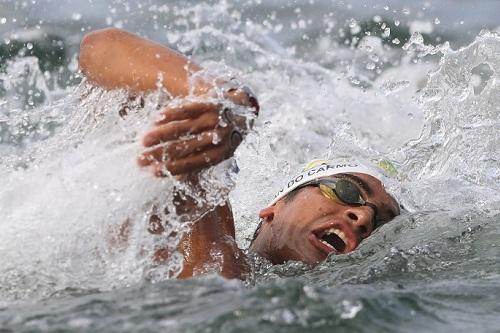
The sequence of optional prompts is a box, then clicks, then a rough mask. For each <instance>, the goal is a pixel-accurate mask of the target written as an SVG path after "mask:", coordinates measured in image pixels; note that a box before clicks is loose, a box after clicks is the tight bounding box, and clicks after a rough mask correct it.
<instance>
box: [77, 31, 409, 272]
mask: <svg viewBox="0 0 500 333" xmlns="http://www.w3.org/2000/svg"><path fill="white" fill-rule="evenodd" d="M79 64H80V69H81V71H82V73H83V75H84V76H85V77H86V78H87V80H88V82H90V83H91V84H94V85H97V86H100V87H102V88H104V89H108V90H110V89H119V88H121V89H127V90H128V91H130V94H131V95H138V94H141V93H146V92H152V91H156V90H157V89H158V83H159V81H161V84H162V86H163V87H164V88H165V89H166V90H167V91H168V92H169V94H170V95H171V96H172V97H174V98H176V100H177V101H179V100H180V102H177V103H175V104H171V105H168V106H167V107H166V108H165V109H163V110H160V112H159V116H160V117H159V118H158V120H157V121H156V122H155V123H154V124H152V127H151V130H150V131H149V132H147V133H145V134H144V136H143V141H142V144H143V145H144V147H145V151H144V152H143V153H142V154H141V156H139V157H138V164H139V166H140V167H142V168H149V169H150V170H151V171H152V173H153V174H154V175H155V176H156V177H164V176H166V175H167V174H168V173H170V174H171V175H173V176H175V177H177V178H178V179H179V180H182V181H183V182H184V183H185V184H188V186H190V187H191V188H192V189H194V190H195V191H196V192H197V193H201V195H203V193H204V192H205V190H206V189H203V188H201V186H200V184H199V182H198V181H197V174H198V173H199V171H201V170H203V169H206V168H208V167H210V166H213V165H215V164H218V163H220V162H222V161H224V160H226V159H228V158H230V157H231V156H232V155H233V153H234V151H235V149H236V148H237V147H238V145H239V144H240V143H241V141H242V139H243V137H244V135H245V133H246V132H248V131H249V130H250V129H251V125H252V121H253V118H254V117H255V116H256V115H257V114H258V112H259V104H258V101H257V99H256V97H255V96H254V95H253V94H252V92H251V91H250V90H249V89H248V88H247V87H245V86H244V85H242V84H240V83H238V82H235V81H234V80H227V79H226V80H224V79H215V80H206V79H201V78H198V79H196V80H193V78H195V77H196V73H199V72H200V71H201V70H202V68H201V67H199V66H198V65H196V64H195V63H193V62H191V61H190V60H189V59H188V58H187V57H185V56H183V55H181V54H179V53H177V52H175V51H173V50H171V49H169V48H167V47H164V46H162V45H159V44H157V43H154V42H152V41H149V40H146V39H144V38H141V37H139V36H137V35H134V34H131V33H129V32H126V31H123V30H119V29H114V28H110V29H104V30H98V31H95V32H91V33H89V34H87V35H86V36H85V37H84V39H83V40H82V42H81V48H80V56H79ZM214 88H217V89H218V90H219V91H221V92H222V96H219V97H220V98H222V99H224V103H221V101H220V100H219V101H217V100H216V99H214ZM188 96H191V97H192V96H197V97H199V98H198V99H196V100H193V99H192V98H187V97H188ZM228 103H229V104H230V105H233V110H230V109H228V108H226V107H223V106H222V104H224V105H226V104H228ZM236 109H238V112H235V111H234V110H236ZM241 109H245V110H246V112H241ZM221 119H223V120H225V121H226V123H227V124H226V126H220V121H221ZM214 137H216V138H218V139H217V140H214ZM383 179H384V175H383V173H382V172H381V170H379V169H378V168H377V167H375V166H372V165H371V164H370V163H368V162H366V161H360V160H357V159H354V158H351V159H342V160H338V161H314V162H312V163H310V164H309V165H307V166H306V167H305V168H304V169H303V170H302V171H301V172H299V173H298V174H297V175H295V176H294V177H293V178H292V179H291V180H290V181H289V182H287V184H285V185H286V186H285V187H284V188H283V189H282V190H281V191H280V192H279V193H278V195H277V196H276V197H275V199H274V200H272V202H270V203H269V205H268V206H266V207H265V208H263V209H262V210H261V211H260V213H259V218H260V223H259V226H258V228H257V230H256V231H255V234H254V237H253V240H252V242H251V245H250V247H249V249H248V251H249V252H253V253H256V254H257V255H260V256H262V257H264V258H267V259H268V260H269V261H270V262H272V263H273V264H282V263H285V262H287V261H291V260H294V261H301V262H304V263H306V264H310V265H316V264H318V263H320V262H322V261H324V260H325V259H326V258H327V257H328V255H330V254H332V253H349V252H351V251H354V250H355V249H356V248H357V247H358V245H359V244H360V242H362V241H363V240H364V239H366V238H367V237H369V236H370V235H371V234H372V233H373V231H374V230H375V229H377V228H379V227H380V226H381V225H383V224H385V223H387V222H389V221H390V220H391V219H393V218H394V217H395V216H397V215H399V213H400V209H399V205H398V203H397V201H396V200H395V199H394V198H393V197H392V196H391V195H390V194H389V193H388V192H387V191H386V190H385V188H384V184H383V183H382V180H383ZM175 191H176V192H175V194H174V204H175V206H176V209H177V214H179V215H183V216H188V217H191V218H192V225H191V229H190V231H189V232H188V233H187V234H186V235H185V236H184V238H183V240H182V241H181V243H180V244H179V247H178V251H179V252H180V253H181V254H182V255H183V256H184V265H183V269H182V271H181V272H180V273H179V275H178V277H179V278H189V277H192V276H194V275H197V274H199V273H203V272H204V269H205V268H206V267H214V265H215V266H217V267H218V271H219V273H220V274H221V275H222V276H224V277H226V278H244V277H245V274H246V273H247V272H248V270H249V265H248V262H247V256H246V253H245V251H243V250H241V249H239V248H238V246H237V244H236V241H235V228H234V220H233V214H232V211H231V208H230V205H229V202H226V203H225V204H224V205H222V206H216V207H202V208H200V207H199V206H198V205H197V204H196V201H195V200H194V199H193V198H191V197H190V196H189V194H187V193H185V192H183V190H182V189H176V190H175ZM149 231H150V232H151V233H153V234H163V233H164V228H163V226H162V222H161V220H160V218H159V217H158V216H156V215H153V216H152V217H151V219H150V226H149ZM214 253H217V254H218V255H216V256H214V255H213V254H214ZM168 256H169V253H168V252H167V251H166V250H165V249H158V250H157V251H156V252H155V254H154V260H155V262H157V263H160V262H161V261H164V260H166V259H167V258H168Z"/></svg>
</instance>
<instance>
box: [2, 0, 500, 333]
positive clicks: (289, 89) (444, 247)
mask: <svg viewBox="0 0 500 333" xmlns="http://www.w3.org/2000/svg"><path fill="white" fill-rule="evenodd" d="M0 7H1V6H0ZM382 10H384V11H385V9H382ZM147 11H148V13H150V14H154V15H157V19H156V20H155V25H158V26H159V27H161V26H162V24H163V23H164V21H163V20H165V22H167V21H168V19H169V18H170V17H175V20H172V21H171V22H169V27H170V29H168V31H167V32H165V33H164V34H163V39H164V40H167V41H168V42H169V43H175V44H176V45H177V47H178V49H179V50H180V51H182V52H185V53H187V54H189V55H191V56H192V57H193V58H194V59H195V60H196V61H198V62H199V63H201V65H202V66H204V67H205V68H207V71H208V72H209V73H210V75H227V76H238V77H240V78H241V80H242V81H244V82H246V83H248V84H249V85H250V86H252V87H253V88H254V90H255V92H256V94H257V96H258V97H259V101H260V104H261V115H260V116H259V119H258V120H257V122H256V126H255V131H254V132H253V133H251V134H249V135H248V136H247V138H246V139H245V142H244V143H243V144H242V145H241V146H240V148H239V149H238V150H237V152H236V154H235V157H234V160H235V161H236V162H237V164H238V167H239V172H238V173H237V174H233V173H231V172H229V173H228V172H227V171H226V170H227V169H228V168H227V165H226V164H222V165H220V166H218V167H215V168H212V169H210V170H207V171H205V172H204V174H203V176H202V181H203V182H204V185H205V186H206V187H208V188H212V189H213V190H214V191H213V192H214V193H215V194H216V195H214V196H213V197H210V198H209V200H210V204H213V205H216V204H218V203H220V202H222V200H224V196H225V195H226V193H227V190H228V189H231V188H233V186H234V188H233V190H232V192H231V193H230V194H229V198H230V200H231V203H232V206H233V210H234V213H235V221H236V229H237V235H238V242H239V244H240V245H241V246H243V247H244V246H246V245H248V240H249V237H250V235H251V234H252V233H253V230H254V229H255V227H256V224H257V218H256V217H257V213H258V210H259V209H260V208H262V207H264V206H265V205H266V204H267V203H268V202H269V201H270V199H271V197H272V195H273V193H275V192H276V189H277V188H279V187H280V186H281V185H282V182H283V181H284V180H286V179H287V178H288V177H289V176H290V175H291V174H293V173H295V171H296V170H297V169H298V168H299V167H300V166H301V165H302V164H303V163H304V162H306V161H308V160H310V159H312V158H318V157H334V156H338V155H346V154H349V155H357V156H361V157H364V158H367V159H372V160H376V161H380V160H387V161H390V162H391V164H392V165H393V166H394V167H395V169H396V171H397V176H396V178H397V179H396V178H395V179H393V182H391V183H390V184H387V186H388V187H389V189H390V190H391V191H392V192H393V193H394V194H395V195H396V197H397V198H398V199H399V200H400V202H401V203H402V204H403V205H404V206H405V208H406V209H407V212H405V213H404V214H403V215H402V216H400V217H398V218H396V219H395V220H394V222H392V223H389V224H387V225H385V226H383V227H382V228H381V229H380V230H378V231H377V232H376V233H375V234H374V235H372V236H371V237H370V238H369V239H367V240H366V241H365V242H363V243H362V244H361V246H360V248H359V249H358V250H356V251H355V252H353V253H351V254H348V255H339V256H332V257H330V258H329V259H328V260H327V261H326V262H325V263H323V264H321V265H319V266H318V267H316V268H315V269H312V270H311V269H309V268H308V267H305V266H303V265H301V264H297V263H290V264H287V265H282V266H274V267H267V266H265V264H262V265H261V266H260V267H256V272H255V276H254V278H253V279H252V281H250V282H249V284H250V285H251V286H250V287H249V288H246V287H244V286H243V285H242V284H240V283H238V282H234V281H233V282H228V281H225V280H222V279H220V278H217V277H213V276H212V277H208V278H201V279H195V280H192V281H175V280H168V279H167V276H169V275H171V273H172V272H175V271H178V270H179V268H180V266H179V264H180V262H181V261H180V260H181V258H179V257H178V256H177V257H175V256H174V257H173V258H172V259H171V261H170V262H169V264H168V265H164V266H154V265H153V264H152V262H151V259H150V257H151V253H152V251H153V250H154V249H155V247H156V246H158V245H159V244H162V245H165V244H167V245H168V246H169V248H170V249H174V248H175V245H176V244H177V242H178V240H179V238H178V237H179V236H176V237H172V238H171V239H167V240H165V239H160V238H157V237H154V236H152V235H151V234H149V233H148V232H147V225H148V219H149V216H150V215H151V213H152V212H153V211H156V210H157V207H159V206H162V207H163V206H167V208H169V202H171V201H172V198H171V192H170V191H169V190H170V189H171V188H172V186H174V184H175V180H173V179H170V178H165V179H157V178H155V177H153V176H151V174H150V173H149V172H148V171H147V170H140V169H139V168H138V167H137V165H136V157H137V156H138V155H139V153H140V152H141V151H142V150H141V149H142V148H141V145H140V140H141V138H142V135H143V133H145V132H146V131H147V130H148V129H149V126H150V124H151V123H152V121H153V120H154V119H155V117H156V116H157V112H158V108H159V107H161V106H164V105H165V104H166V103H167V102H168V100H167V97H168V96H167V95H168V94H166V93H164V92H158V93H155V94H151V95H150V96H145V97H144V100H143V103H142V102H141V101H139V100H129V97H128V95H127V93H126V92H124V91H114V92H104V91H102V90H100V89H98V88H95V87H91V86H90V85H89V84H87V83H86V82H85V81H83V82H81V83H79V84H78V85H75V84H70V85H69V86H67V87H65V86H61V85H60V84H58V83H57V82H58V81H57V78H55V76H56V75H57V74H56V72H55V71H50V70H45V69H42V67H43V66H42V64H41V62H40V61H39V59H38V58H37V57H34V56H17V57H14V58H12V59H11V60H10V61H9V62H8V63H7V64H6V65H5V66H4V67H1V71H0V130H1V132H0V153H1V156H2V157H1V159H0V179H2V181H1V186H0V213H1V220H0V253H1V255H0V325H1V326H4V327H7V328H10V329H13V330H16V331H23V330H29V329H30V328H34V329H39V330H40V329H44V328H45V329H47V330H50V329H72V330H81V331H85V330H94V331H96V330H104V329H110V327H111V326H112V327H113V328H112V329H111V331H114V330H116V331H127V330H148V329H149V330H160V329H161V330H166V331H184V330H185V331H201V330H205V329H207V330H210V329H211V330H213V331H218V330H223V329H226V331H242V330H243V331H244V330H247V331H248V330H250V331H254V330H263V331H269V332H278V331H293V330H294V329H295V330H301V329H302V330H305V329H311V328H317V329H320V330H321V329H325V330H328V329H333V328H334V329H338V330H340V331H342V330H344V331H353V330H358V331H365V330H366V327H371V329H373V327H375V328H376V329H378V330H381V331H397V330H398V329H397V328H398V327H402V326H404V327H406V328H407V330H424V331H425V330H427V331H436V330H443V329H444V328H450V327H455V328H457V327H458V328H461V329H466V328H476V327H478V325H480V324H482V325H483V326H482V327H483V328H485V329H486V330H487V329H488V328H495V327H497V326H498V324H499V322H498V319H494V318H495V316H494V315H493V314H494V313H495V311H496V312H497V313H498V311H500V309H498V305H497V304H496V301H495V300H496V298H495V297H499V296H500V295H499V294H498V287H499V286H500V279H499V275H498V271H499V269H500V261H499V259H498V258H500V252H499V251H500V250H499V249H500V247H498V244H497V243H498V236H499V235H500V228H499V227H498V220H499V216H500V200H499V199H498V198H500V195H499V189H500V186H499V185H500V184H499V183H500V182H499V179H500V171H499V166H498V165H499V155H498V154H499V153H498V149H497V147H498V146H499V144H500V137H499V136H500V134H499V133H500V131H499V126H500V125H499V121H498V119H499V113H500V100H499V96H500V94H499V92H500V91H499V85H498V82H499V73H500V56H499V54H500V37H499V36H498V35H496V34H494V33H491V32H483V33H481V34H480V35H479V36H477V37H476V38H475V40H474V41H473V42H472V43H470V44H469V45H467V46H465V47H462V48H460V49H458V50H452V49H451V47H450V46H449V44H447V43H443V44H441V45H432V44H426V43H424V38H423V37H422V36H421V35H418V34H417V33H415V34H413V35H412V36H410V37H408V38H407V39H404V38H402V37H401V36H398V37H397V38H398V40H401V41H403V40H404V41H405V45H404V46H402V49H395V48H389V47H386V46H384V38H385V39H387V40H389V41H391V40H394V39H395V38H396V36H395V35H394V34H395V33H396V32H395V31H396V30H395V29H397V26H399V23H398V25H396V26H391V27H390V28H388V27H384V29H382V33H381V35H380V36H375V35H373V36H366V37H365V38H359V34H356V36H354V37H353V38H357V41H356V42H352V43H351V44H349V45H348V46H347V47H346V46H343V45H344V44H343V42H342V43H337V42H335V41H334V40H333V39H330V37H329V35H323V36H321V37H320V38H317V39H316V42H317V45H314V47H311V45H312V44H311V43H314V41H312V40H311V39H305V38H304V39H303V43H304V44H299V47H298V51H297V49H295V50H294V49H293V48H287V47H284V46H282V45H283V43H281V42H278V41H276V40H275V39H274V38H272V35H271V34H270V33H269V32H270V31H272V32H278V33H279V32H280V31H282V29H283V28H281V29H280V28H279V26H280V25H283V24H284V23H285V19H284V18H283V19H282V20H283V21H279V20H278V22H274V23H270V22H272V20H270V21H268V23H262V24H259V23H257V22H254V21H252V20H250V19H248V20H244V19H243V17H245V15H247V14H248V13H246V12H244V11H243V12H242V11H239V10H237V9H236V8H234V7H233V6H231V5H229V4H228V3H226V2H224V1H222V2H219V3H217V4H216V5H213V6H209V5H206V4H195V5H190V6H170V7H169V6H166V7H165V6H157V5H154V6H153V5H151V6H149V8H148V9H147ZM411 12H413V9H412V11H409V13H411ZM294 13H295V11H294ZM77 14H78V13H77ZM162 15H164V17H163V16H162ZM296 15H297V22H295V23H296V25H295V27H296V29H297V30H301V29H302V30H304V31H307V27H308V24H310V23H308V20H307V18H304V17H299V16H300V15H305V14H304V13H303V12H300V11H299V12H297V13H296ZM404 15H407V14H404ZM0 16H1V15H0ZM111 16H112V17H111ZM111 16H110V17H109V19H110V20H111V21H113V22H115V21H117V17H118V16H117V14H113V15H111ZM73 17H74V18H75V19H74V20H76V21H80V20H82V16H81V14H80V16H79V15H76V14H75V15H74V16H73ZM76 18H78V19H76ZM0 19H1V18H0ZM440 19H441V21H442V22H444V18H442V17H440ZM377 20H379V19H377ZM433 20H434V18H432V21H433ZM352 22H353V21H348V22H346V27H347V28H348V29H349V31H350V32H353V31H352V29H353V28H355V29H361V27H362V24H361V25H360V24H359V22H357V23H356V25H353V27H350V26H349V25H350V24H352ZM398 22H399V21H398ZM0 23H1V21H0ZM115 23H116V22H115ZM382 23H383V22H380V24H382ZM311 24H312V23H311ZM336 24H338V22H336V21H335V17H332V18H331V20H326V19H325V21H324V25H325V27H326V28H325V29H330V30H329V31H331V30H332V29H333V28H332V27H333V26H335V27H336ZM430 24H432V22H431V21H430ZM442 25H443V23H440V26H442ZM291 26H292V25H291ZM387 29H389V30H387ZM436 29H437V28H436ZM160 30H161V29H157V28H155V29H154V31H151V35H156V34H158V31H160ZM285 30H286V29H285ZM354 33H358V32H357V31H354V32H353V34H354ZM384 33H386V34H389V36H386V37H384V35H383V34H384ZM304 34H305V32H304ZM78 37H81V36H78ZM73 39H76V40H78V38H75V36H73ZM32 44H33V43H32ZM33 45H34V48H35V49H36V47H37V45H38V44H37V43H34V44H33ZM345 45H347V44H345ZM400 46H401V45H400ZM307 47H309V48H310V49H314V50H322V52H319V51H314V52H313V51H311V53H310V54H308V55H307V56H306V55H304V54H301V53H300V49H301V48H303V49H305V48H307ZM302 56H303V57H302ZM301 57H302V58H301ZM308 58H309V59H308ZM69 59H70V60H68V64H66V67H67V68H70V70H69V71H71V68H73V70H74V59H75V57H74V56H72V55H71V56H69ZM221 59H224V60H221ZM436 59H439V61H436ZM70 64H71V66H70ZM427 73H429V74H428V75H427ZM65 75H69V74H65ZM72 82H73V81H72ZM141 104H143V105H141ZM124 105H126V106H127V107H128V112H127V114H126V115H125V116H124V115H123V114H121V113H120V110H121V109H122V108H123V106H124ZM230 163H231V162H228V164H230ZM233 182H234V184H233ZM170 208H172V207H170ZM170 211H173V209H170ZM164 217H165V218H167V220H168V222H167V223H166V224H165V227H166V228H169V229H168V230H181V231H182V230H186V228H187V225H186V223H185V221H182V218H181V217H177V216H173V215H172V214H169V215H168V217H167V216H164ZM123 223H129V225H130V235H129V242H128V243H127V244H121V243H120V242H119V239H117V238H116V233H117V232H116V230H118V229H119V228H120V226H121V225H122V224H123ZM259 269H260V270H259ZM145 279H147V280H148V282H144V280H145ZM149 281H153V282H157V283H156V284H151V283H150V282H149ZM41 300H43V302H48V303H49V304H50V305H51V307H50V309H46V308H45V307H44V306H43V305H41V304H43V303H40V301H41ZM27 301H29V302H31V303H34V304H33V305H27V303H26V302H27ZM68 309H69V310H68ZM208 309H212V310H208ZM137 310H139V311H137ZM137 312H140V315H137ZM464 313H465V314H467V315H466V316H464V315H463V314H464ZM474 313H476V314H477V315H474ZM464 317H468V320H466V319H463V318H464ZM107 318H111V319H109V320H111V321H108V319H107ZM110 322H111V323H113V325H109V323H110ZM450 325H451V326H450Z"/></svg>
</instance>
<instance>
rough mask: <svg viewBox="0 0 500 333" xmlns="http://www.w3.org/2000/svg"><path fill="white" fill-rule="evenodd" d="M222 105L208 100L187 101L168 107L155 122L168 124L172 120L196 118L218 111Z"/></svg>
mask: <svg viewBox="0 0 500 333" xmlns="http://www.w3.org/2000/svg"><path fill="white" fill-rule="evenodd" d="M219 108H220V105H218V104H213V103H207V102H187V103H182V104H181V105H174V106H170V107H167V108H166V109H165V110H164V111H163V112H162V113H161V114H162V116H161V118H160V119H159V120H157V121H156V122H155V124H156V125H163V124H167V123H169V122H171V121H178V120H186V119H190V118H196V117H198V116H200V115H201V114H203V113H209V112H214V111H218V110H219Z"/></svg>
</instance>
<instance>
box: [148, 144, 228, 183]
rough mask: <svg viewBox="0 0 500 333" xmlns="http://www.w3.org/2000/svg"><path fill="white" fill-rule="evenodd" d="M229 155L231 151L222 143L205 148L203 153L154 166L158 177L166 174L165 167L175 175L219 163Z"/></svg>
mask: <svg viewBox="0 0 500 333" xmlns="http://www.w3.org/2000/svg"><path fill="white" fill-rule="evenodd" d="M229 155H230V152H229V151H228V150H227V148H226V147H225V146H224V145H221V146H218V147H214V148H211V149H208V150H205V151H204V152H203V153H201V154H194V155H190V156H188V157H185V158H181V159H178V160H173V161H168V162H165V165H163V164H157V165H155V167H154V174H155V175H156V176H157V177H162V176H165V174H164V168H165V167H166V168H167V170H168V171H169V172H170V173H171V174H172V175H174V176H175V175H180V174H184V173H190V172H194V171H197V170H200V169H203V168H206V167H207V166H211V165H214V164H217V163H219V162H221V161H222V160H224V159H226V158H228V156H229Z"/></svg>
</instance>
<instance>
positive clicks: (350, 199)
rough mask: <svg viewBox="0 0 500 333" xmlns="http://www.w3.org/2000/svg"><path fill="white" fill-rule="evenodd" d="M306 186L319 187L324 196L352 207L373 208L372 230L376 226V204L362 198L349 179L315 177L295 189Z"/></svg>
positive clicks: (377, 221) (377, 222) (377, 220)
mask: <svg viewBox="0 0 500 333" xmlns="http://www.w3.org/2000/svg"><path fill="white" fill-rule="evenodd" d="M306 186H315V187H319V189H320V191H321V194H323V196H324V197H326V198H328V199H330V200H332V201H335V202H339V203H341V204H344V205H348V206H354V207H359V206H368V207H370V208H371V209H373V230H375V229H376V228H377V226H378V224H379V222H380V221H379V219H378V217H377V214H378V210H377V206H375V205H374V204H372V203H371V202H368V201H366V200H364V199H363V197H362V196H361V192H360V191H359V188H358V186H356V185H355V184H353V182H351V181H350V180H348V179H342V178H337V179H335V178H329V179H315V180H311V181H309V182H307V183H304V184H302V185H300V186H299V187H297V188H296V189H295V190H299V189H301V188H304V187H306ZM295 190H294V191H295Z"/></svg>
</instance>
